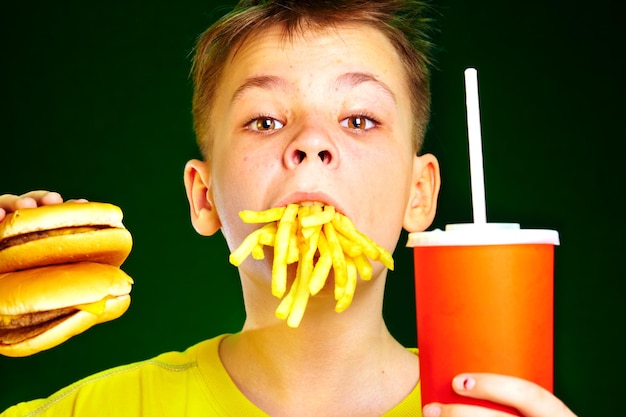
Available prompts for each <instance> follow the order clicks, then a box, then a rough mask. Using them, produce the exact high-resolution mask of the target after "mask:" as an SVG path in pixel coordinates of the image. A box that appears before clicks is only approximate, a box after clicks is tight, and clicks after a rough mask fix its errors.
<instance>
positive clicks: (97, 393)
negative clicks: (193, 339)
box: [0, 335, 422, 417]
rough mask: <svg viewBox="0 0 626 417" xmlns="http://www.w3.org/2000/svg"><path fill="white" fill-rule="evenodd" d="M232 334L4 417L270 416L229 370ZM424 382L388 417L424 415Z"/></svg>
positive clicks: (102, 376) (109, 374)
mask: <svg viewBox="0 0 626 417" xmlns="http://www.w3.org/2000/svg"><path fill="white" fill-rule="evenodd" d="M225 336H226V335H222V336H218V337H215V338H213V339H210V340H206V341H204V342H201V343H198V344H197V345H195V346H192V347H190V348H189V349H187V350H186V351H185V352H169V353H164V354H162V355H159V356H157V357H156V358H154V359H150V360H147V361H143V362H137V363H133V364H130V365H125V366H120V367H116V368H112V369H109V370H106V371H103V372H100V373H97V374H94V375H92V376H90V377H87V378H85V379H82V380H80V381H78V382H76V383H74V384H72V385H69V386H68V387H66V388H64V389H62V390H60V391H58V392H57V393H55V394H53V395H52V396H50V397H48V398H46V399H39V400H34V401H29V402H24V403H20V404H17V405H15V406H13V407H11V408H9V409H7V410H5V411H4V412H3V413H2V414H0V417H16V416H33V417H34V416H55V417H58V416H89V417H91V416H99V417H100V416H103V417H104V416H111V417H119V416H124V417H134V416H149V417H158V416H163V417H171V416H212V417H213V416H215V417H222V416H224V417H226V416H229V417H267V416H268V415H267V414H266V413H264V412H263V411H261V410H260V409H259V408H257V407H256V406H255V405H254V404H252V403H251V402H250V401H249V400H248V399H247V398H246V397H245V396H244V395H243V394H242V393H241V391H239V389H238V388H237V387H236V386H235V384H234V382H233V381H232V380H231V379H230V376H229V375H228V373H227V372H226V369H225V368H224V366H223V365H222V362H221V361H220V358H219V354H218V348H219V344H220V341H221V340H222V339H223V338H224V337H225ZM421 415H422V412H421V398H420V390H419V384H418V385H417V387H416V388H415V389H414V390H413V392H411V393H410V394H409V396H407V397H406V398H405V399H404V400H403V401H402V402H401V403H400V404H398V405H397V406H396V407H394V409H393V410H391V411H389V412H388V413H385V414H384V416H386V417H407V416H415V417H421Z"/></svg>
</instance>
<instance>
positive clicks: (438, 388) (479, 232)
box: [407, 223, 559, 415]
mask: <svg viewBox="0 0 626 417" xmlns="http://www.w3.org/2000/svg"><path fill="white" fill-rule="evenodd" d="M558 244H559V235H558V232H556V231H554V230H531V229H526V230H523V229H519V225H517V224H498V223H488V224H486V225H475V224H465V225H449V226H448V227H446V231H445V232H444V231H439V230H437V231H432V232H423V233H411V234H409V239H408V243H407V246H409V247H413V251H414V261H415V293H416V308H417V335H418V346H419V357H420V372H421V389H422V401H423V403H424V404H427V403H430V402H441V403H463V404H473V405H482V406H486V407H490V408H494V409H498V410H504V411H507V412H509V413H512V414H514V415H520V414H519V413H518V412H517V410H514V409H512V408H509V407H505V406H500V405H496V404H494V403H491V402H488V401H483V400H475V399H471V398H466V397H463V396H460V395H458V394H456V393H455V392H454V391H453V390H452V386H451V382H452V378H453V377H454V376H456V375H458V374H459V373H464V372H489V373H496V374H504V375H511V376H516V377H520V378H523V379H526V380H529V381H532V382H535V383H536V384H538V385H540V386H542V387H544V388H546V389H547V390H549V391H550V392H552V391H553V373H554V371H553V368H554V361H553V327H554V326H553V294H554V290H553V274H554V245H558Z"/></svg>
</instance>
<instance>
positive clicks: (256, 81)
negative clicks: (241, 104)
mask: <svg viewBox="0 0 626 417" xmlns="http://www.w3.org/2000/svg"><path fill="white" fill-rule="evenodd" d="M253 88H262V89H267V90H269V89H275V88H278V89H280V90H283V91H285V92H286V91H287V90H289V89H290V88H289V84H288V83H287V81H285V80H284V79H283V78H281V77H276V76H273V75H259V76H254V77H249V78H246V79H245V81H244V82H243V84H241V85H240V86H239V87H238V88H237V90H235V93H234V94H233V98H232V99H231V103H235V102H236V101H238V100H239V99H240V98H241V96H242V95H243V94H244V93H245V92H246V91H247V90H250V89H253Z"/></svg>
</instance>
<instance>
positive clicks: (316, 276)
mask: <svg viewBox="0 0 626 417" xmlns="http://www.w3.org/2000/svg"><path fill="white" fill-rule="evenodd" d="M317 249H318V250H319V253H320V257H319V259H318V260H317V263H316V264H315V267H314V268H313V274H312V276H311V281H310V282H309V291H310V292H311V295H315V294H317V293H318V292H320V291H321V289H322V288H324V284H326V278H327V277H328V273H329V272H330V268H332V266H333V257H332V254H331V253H330V249H329V248H328V242H327V241H326V236H325V235H324V234H323V233H320V236H319V238H318V240H317Z"/></svg>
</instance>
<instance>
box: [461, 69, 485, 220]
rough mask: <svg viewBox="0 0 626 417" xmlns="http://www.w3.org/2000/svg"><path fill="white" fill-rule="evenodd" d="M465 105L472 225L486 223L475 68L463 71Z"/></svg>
mask: <svg viewBox="0 0 626 417" xmlns="http://www.w3.org/2000/svg"><path fill="white" fill-rule="evenodd" d="M465 103H466V106H467V133H468V139H469V160H470V179H471V187H472V210H473V213H474V223H476V224H485V223H487V213H486V208H485V177H484V172H483V149H482V136H481V132H480V110H479V106H478V73H477V71H476V69H475V68H467V69H466V70H465Z"/></svg>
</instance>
